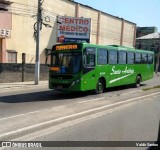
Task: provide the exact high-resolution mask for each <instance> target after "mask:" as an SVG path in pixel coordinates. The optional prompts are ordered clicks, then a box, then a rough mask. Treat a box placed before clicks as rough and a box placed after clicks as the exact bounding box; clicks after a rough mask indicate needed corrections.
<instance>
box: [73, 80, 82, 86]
mask: <svg viewBox="0 0 160 150" xmlns="http://www.w3.org/2000/svg"><path fill="white" fill-rule="evenodd" d="M79 82H80V79H77V80H76V81H73V82H72V84H71V86H74V85H75V84H76V83H79Z"/></svg>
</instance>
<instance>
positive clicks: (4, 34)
mask: <svg viewBox="0 0 160 150" xmlns="http://www.w3.org/2000/svg"><path fill="white" fill-rule="evenodd" d="M10 35H11V31H10V30H6V29H0V37H10Z"/></svg>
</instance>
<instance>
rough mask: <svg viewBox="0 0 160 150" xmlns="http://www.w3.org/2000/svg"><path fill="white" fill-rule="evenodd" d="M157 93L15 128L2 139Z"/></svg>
mask: <svg viewBox="0 0 160 150" xmlns="http://www.w3.org/2000/svg"><path fill="white" fill-rule="evenodd" d="M157 94H160V92H156V93H152V94H148V95H145V96H140V97H136V98H131V99H128V100H125V101H121V102H117V103H114V104H110V105H105V106H101V107H98V108H93V109H89V110H86V111H83V112H79V113H76V114H72V115H68V116H64V117H60V118H56V119H53V120H49V121H46V122H42V123H39V124H35V125H31V126H28V127H24V128H21V129H18V130H15V131H11V132H7V133H4V134H1V135H0V139H2V140H3V139H5V138H6V137H8V136H10V135H12V136H14V135H18V134H21V133H22V134H23V133H24V132H26V131H29V130H32V131H33V129H35V130H36V129H39V128H40V127H42V126H44V127H48V126H49V125H52V124H53V123H55V122H58V121H62V120H65V119H69V118H71V117H76V116H80V115H84V114H87V113H91V112H93V111H97V110H101V109H104V108H107V107H110V106H116V105H118V104H123V103H124V104H125V103H127V102H132V101H133V102H134V100H136V99H141V98H145V97H150V96H153V95H157ZM119 107H120V106H119ZM112 109H113V108H112Z"/></svg>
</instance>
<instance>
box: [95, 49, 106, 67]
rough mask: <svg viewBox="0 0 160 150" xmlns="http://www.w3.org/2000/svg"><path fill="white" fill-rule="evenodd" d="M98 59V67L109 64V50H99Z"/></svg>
mask: <svg viewBox="0 0 160 150" xmlns="http://www.w3.org/2000/svg"><path fill="white" fill-rule="evenodd" d="M97 57H98V58H97V63H98V65H105V64H107V50H106V49H98V55H97Z"/></svg>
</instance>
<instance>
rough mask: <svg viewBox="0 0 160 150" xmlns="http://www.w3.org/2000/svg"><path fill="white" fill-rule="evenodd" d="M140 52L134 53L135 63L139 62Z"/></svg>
mask: <svg viewBox="0 0 160 150" xmlns="http://www.w3.org/2000/svg"><path fill="white" fill-rule="evenodd" d="M141 62H142V61H141V54H140V53H136V54H135V64H141Z"/></svg>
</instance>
